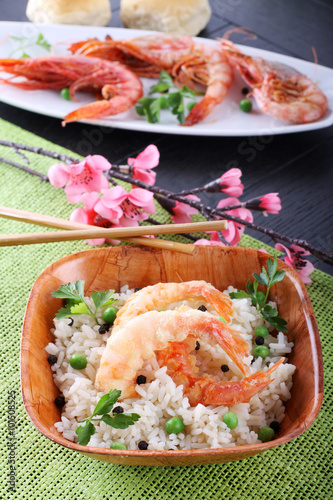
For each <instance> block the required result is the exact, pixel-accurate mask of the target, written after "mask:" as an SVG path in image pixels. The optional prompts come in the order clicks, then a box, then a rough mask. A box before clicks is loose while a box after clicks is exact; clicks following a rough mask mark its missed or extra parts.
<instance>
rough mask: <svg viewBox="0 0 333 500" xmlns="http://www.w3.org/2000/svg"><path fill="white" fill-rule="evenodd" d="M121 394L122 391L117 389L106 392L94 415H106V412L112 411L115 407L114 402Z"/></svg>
mask: <svg viewBox="0 0 333 500" xmlns="http://www.w3.org/2000/svg"><path fill="white" fill-rule="evenodd" d="M120 395H121V391H117V390H116V389H114V390H113V391H110V392H108V393H107V394H104V396H102V397H101V399H100V400H99V401H98V403H97V405H96V407H95V409H94V412H93V416H94V415H104V413H110V411H111V410H112V408H113V407H114V404H115V403H116V402H117V400H118V399H119V398H120Z"/></svg>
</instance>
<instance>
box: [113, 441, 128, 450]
mask: <svg viewBox="0 0 333 500" xmlns="http://www.w3.org/2000/svg"><path fill="white" fill-rule="evenodd" d="M110 448H111V450H127V448H126V446H125V445H124V444H123V443H118V441H116V442H115V443H112V445H111V446H110Z"/></svg>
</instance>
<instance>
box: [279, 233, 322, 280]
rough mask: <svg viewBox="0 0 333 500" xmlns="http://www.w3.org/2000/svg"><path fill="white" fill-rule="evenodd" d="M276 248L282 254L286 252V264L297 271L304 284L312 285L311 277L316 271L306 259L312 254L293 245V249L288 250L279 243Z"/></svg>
mask: <svg viewBox="0 0 333 500" xmlns="http://www.w3.org/2000/svg"><path fill="white" fill-rule="evenodd" d="M275 248H276V250H279V251H280V252H286V256H285V258H284V261H285V263H286V264H288V266H290V267H292V268H293V269H295V271H296V272H297V273H298V274H299V277H300V278H301V280H302V281H303V283H306V284H310V283H312V280H311V279H310V278H309V275H310V274H311V273H312V272H313V271H314V266H313V264H312V263H311V262H309V261H308V260H305V259H304V257H305V256H306V255H310V252H308V251H307V250H304V248H302V247H299V246H297V245H291V247H290V248H288V247H286V246H285V245H282V244H281V243H277V244H276V245H275Z"/></svg>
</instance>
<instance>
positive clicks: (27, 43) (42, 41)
mask: <svg viewBox="0 0 333 500" xmlns="http://www.w3.org/2000/svg"><path fill="white" fill-rule="evenodd" d="M10 38H11V39H12V40H15V41H17V42H18V44H19V46H18V47H17V48H16V49H14V50H13V51H12V52H11V53H10V54H9V56H8V57H11V56H12V55H13V54H15V52H18V51H19V50H22V54H21V55H20V57H19V58H20V59H21V58H24V57H30V55H29V54H27V52H26V49H27V48H28V47H33V46H35V45H37V46H38V47H42V48H43V49H45V50H47V51H48V52H50V50H51V44H50V43H49V42H48V41H47V40H46V38H44V35H43V34H42V33H38V35H37V38H36V40H34V41H33V42H31V39H30V38H26V37H25V36H22V37H21V36H14V35H11V36H10Z"/></svg>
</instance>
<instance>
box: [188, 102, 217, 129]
mask: <svg viewBox="0 0 333 500" xmlns="http://www.w3.org/2000/svg"><path fill="white" fill-rule="evenodd" d="M217 104H219V101H218V100H217V99H216V98H215V97H210V96H205V97H203V99H202V100H201V101H200V102H198V103H197V104H196V105H195V106H193V108H192V109H191V111H190V112H189V114H188V115H187V117H186V119H185V122H184V123H183V126H185V127H191V126H192V125H195V124H196V123H199V122H200V121H201V120H203V119H204V118H206V116H207V115H209V113H211V111H213V109H214V108H215V106H216V105H217Z"/></svg>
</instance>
